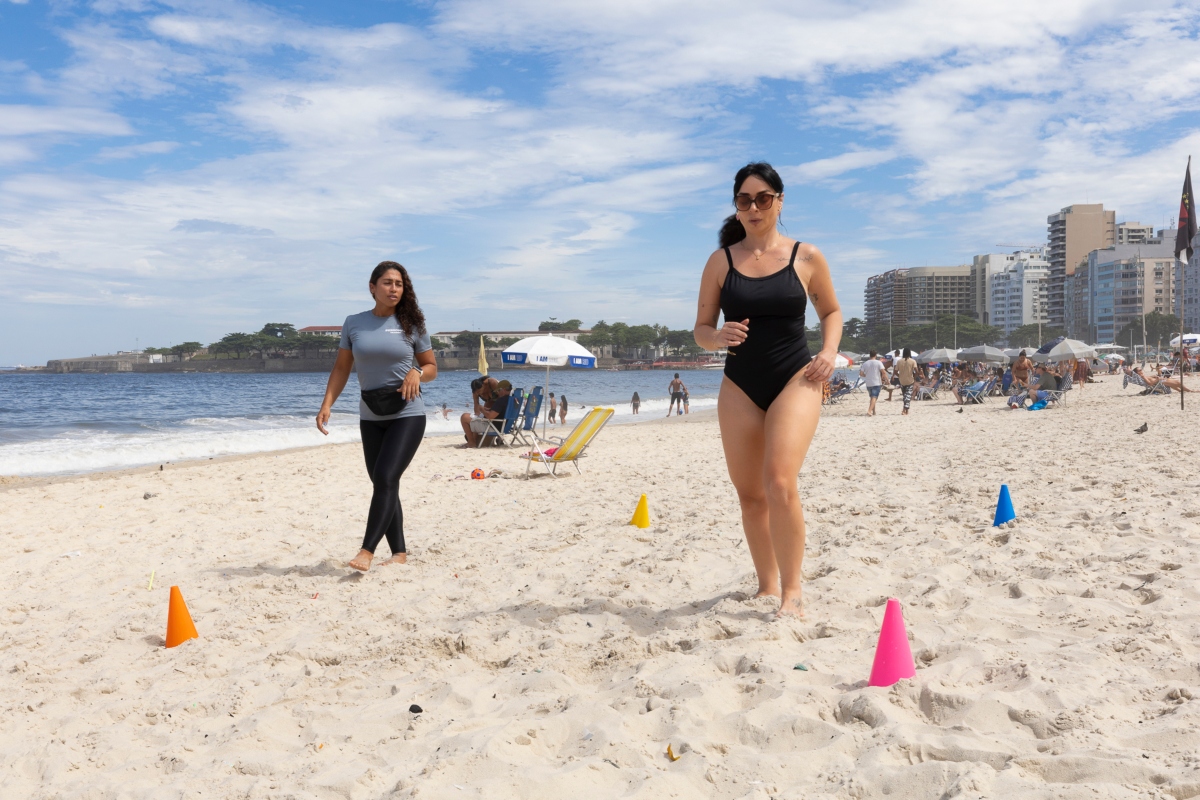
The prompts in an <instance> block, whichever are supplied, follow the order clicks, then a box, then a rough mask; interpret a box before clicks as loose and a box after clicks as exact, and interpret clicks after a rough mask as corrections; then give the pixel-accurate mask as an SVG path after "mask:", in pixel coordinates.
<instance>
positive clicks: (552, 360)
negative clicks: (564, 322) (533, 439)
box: [500, 333, 596, 437]
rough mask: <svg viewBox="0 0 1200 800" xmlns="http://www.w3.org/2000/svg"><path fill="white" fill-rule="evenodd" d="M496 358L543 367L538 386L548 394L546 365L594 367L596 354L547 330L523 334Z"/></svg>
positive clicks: (548, 381) (546, 395)
mask: <svg viewBox="0 0 1200 800" xmlns="http://www.w3.org/2000/svg"><path fill="white" fill-rule="evenodd" d="M500 359H501V361H503V362H504V363H505V364H512V365H513V366H539V367H542V366H544V367H545V368H546V382H545V384H544V385H543V387H542V392H543V393H544V396H545V397H547V398H548V397H549V396H550V368H551V367H572V368H574V369H595V368H596V356H594V355H593V354H592V352H591V351H590V350H588V349H587V348H586V347H584V346H583V345H581V344H579V343H577V342H573V341H571V340H570V339H564V338H563V337H561V336H555V335H554V334H552V333H548V334H546V335H545V336H527V337H525V338H524V339H522V340H520V341H519V342H517V343H516V344H513V345H510V346H509V347H506V348H504V352H502V353H501V354H500ZM545 435H546V418H545V417H542V436H543V437H544V436H545Z"/></svg>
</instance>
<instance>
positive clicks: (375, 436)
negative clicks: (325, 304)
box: [317, 261, 437, 572]
mask: <svg viewBox="0 0 1200 800" xmlns="http://www.w3.org/2000/svg"><path fill="white" fill-rule="evenodd" d="M370 290H371V295H372V296H373V297H374V298H375V308H373V309H371V310H370V311H364V312H362V313H361V314H351V315H350V316H348V317H346V322H345V324H344V325H343V326H342V340H341V343H340V344H339V345H338V354H337V361H336V362H335V363H334V365H333V371H332V372H330V373H329V383H328V385H327V386H326V387H325V400H324V402H322V403H321V411H320V412H319V413H318V414H317V428H318V429H319V430H320V431H321V433H324V434H326V435H328V433H329V431H328V430H326V429H325V424H326V423H327V422H329V414H330V411H331V410H332V409H333V403H334V401H335V400H337V398H338V395H340V394H341V393H342V389H344V388H346V381H347V380H348V379H349V378H350V369H351V368H352V367H354V368H356V370H357V372H358V385H359V386H360V387H361V388H362V390H363V391H362V398H360V400H359V402H358V416H359V422H358V426H359V430H361V431H362V444H363V455H364V456H365V457H366V461H367V475H369V476H370V478H371V483H372V484H374V487H375V490H374V493H373V494H372V495H371V509H370V511H369V512H368V513H367V532H366V535H364V536H363V544H362V550H360V551H359V553H358V555H357V556H355V557H354V559H353V560H352V561H351V562H350V566H352V567H354V568H355V569H357V570H362V571H363V572H366V571H367V570H368V569H370V568H371V560H372V559H373V558H374V556H375V548H376V547H378V546H379V540H380V539H382V538H384V537H385V536H386V537H387V540H388V547H390V548H391V550H392V557H391V558H389V559H388V560H387V561H385V562H384V563H385V564H403V563H404V562H405V560H406V559H407V556H406V554H405V548H404V512H403V511H402V510H401V508H400V476H401V475H403V474H404V470H406V469H407V468H408V465H409V463H410V462H411V461H412V459H413V456H414V455H416V453H417V448H418V447H420V446H421V438H422V437H423V436H424V435H425V404H424V403H422V402H421V384H422V383H427V382H428V381H431V380H433V379H434V378H436V377H437V361H436V359H435V358H434V355H433V345H432V344H431V343H430V341H429V334H428V333H427V332H426V328H425V315H424V314H422V313H421V307H420V306H419V305H418V304H417V294H416V292H414V291H413V285H412V279H411V278H410V277H409V276H408V271H407V270H405V269H404V267H402V266H400V265H399V264H397V263H396V262H395V261H383V262H380V264H379V266H377V267H375V270H374V271H373V272H372V273H371V281H370ZM397 395H399V397H397Z"/></svg>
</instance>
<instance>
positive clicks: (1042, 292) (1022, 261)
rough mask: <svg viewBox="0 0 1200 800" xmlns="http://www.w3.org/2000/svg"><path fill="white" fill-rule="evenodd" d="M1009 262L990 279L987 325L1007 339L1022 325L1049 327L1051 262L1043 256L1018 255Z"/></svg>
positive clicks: (1036, 254)
mask: <svg viewBox="0 0 1200 800" xmlns="http://www.w3.org/2000/svg"><path fill="white" fill-rule="evenodd" d="M1006 258H1007V259H1009V260H1008V261H1007V263H1005V264H1004V265H1003V266H1000V267H999V269H997V270H996V271H995V272H993V273H992V275H991V276H990V277H989V279H988V280H989V287H988V306H989V308H990V309H991V310H990V312H989V317H990V322H988V323H987V324H989V325H994V326H996V327H997V328H999V329H1000V330H1002V331H1004V335H1005V336H1008V334H1010V333H1012V332H1013V331H1014V330H1016V329H1017V328H1019V327H1021V326H1022V325H1034V324H1037V323H1039V322H1040V323H1042V324H1046V320H1047V314H1046V312H1047V303H1046V294H1047V289H1048V284H1049V279H1050V262H1049V261H1047V260H1046V259H1045V258H1044V257H1043V256H1042V254H1041V253H1040V252H1038V253H1029V252H1017V253H1013V254H1012V255H1010V256H1007V257H1006Z"/></svg>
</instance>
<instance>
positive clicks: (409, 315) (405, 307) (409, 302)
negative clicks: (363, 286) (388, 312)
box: [371, 261, 425, 336]
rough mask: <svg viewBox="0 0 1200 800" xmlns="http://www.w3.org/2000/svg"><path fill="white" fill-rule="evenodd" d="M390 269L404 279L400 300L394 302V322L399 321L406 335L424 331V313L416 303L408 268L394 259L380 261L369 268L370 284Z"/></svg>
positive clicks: (374, 282)
mask: <svg viewBox="0 0 1200 800" xmlns="http://www.w3.org/2000/svg"><path fill="white" fill-rule="evenodd" d="M390 269H394V270H396V271H397V272H399V273H400V278H401V280H403V281H404V291H403V292H402V293H401V295H400V302H399V303H397V304H396V322H398V323H400V328H401V330H403V331H404V333H405V335H407V336H412V335H413V332H414V331H416V332H418V333H425V314H424V313H422V311H421V306H420V304H419V303H417V292H416V290H414V289H413V282H412V278H410V277H409V276H408V270H406V269H405V268H404V267H403V266H401V265H400V264H397V263H396V262H395V261H380V262H379V265H378V266H377V267H375V269H373V270H371V285H372V286H374V285H375V284H377V283H379V279H380V278H382V277H383V273H385V272H387V271H388V270H390Z"/></svg>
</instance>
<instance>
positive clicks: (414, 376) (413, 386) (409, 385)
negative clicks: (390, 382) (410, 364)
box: [400, 369, 421, 403]
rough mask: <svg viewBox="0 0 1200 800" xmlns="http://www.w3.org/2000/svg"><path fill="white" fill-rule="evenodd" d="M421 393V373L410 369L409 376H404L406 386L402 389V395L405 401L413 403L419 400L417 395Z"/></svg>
mask: <svg viewBox="0 0 1200 800" xmlns="http://www.w3.org/2000/svg"><path fill="white" fill-rule="evenodd" d="M420 393H421V373H419V372H417V371H416V370H415V369H410V370H409V371H408V374H407V375H405V376H404V385H403V386H401V387H400V394H402V395H404V399H405V400H407V401H408V402H410V403H411V402H412V401H413V400H416V399H417V395H419V394H420Z"/></svg>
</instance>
